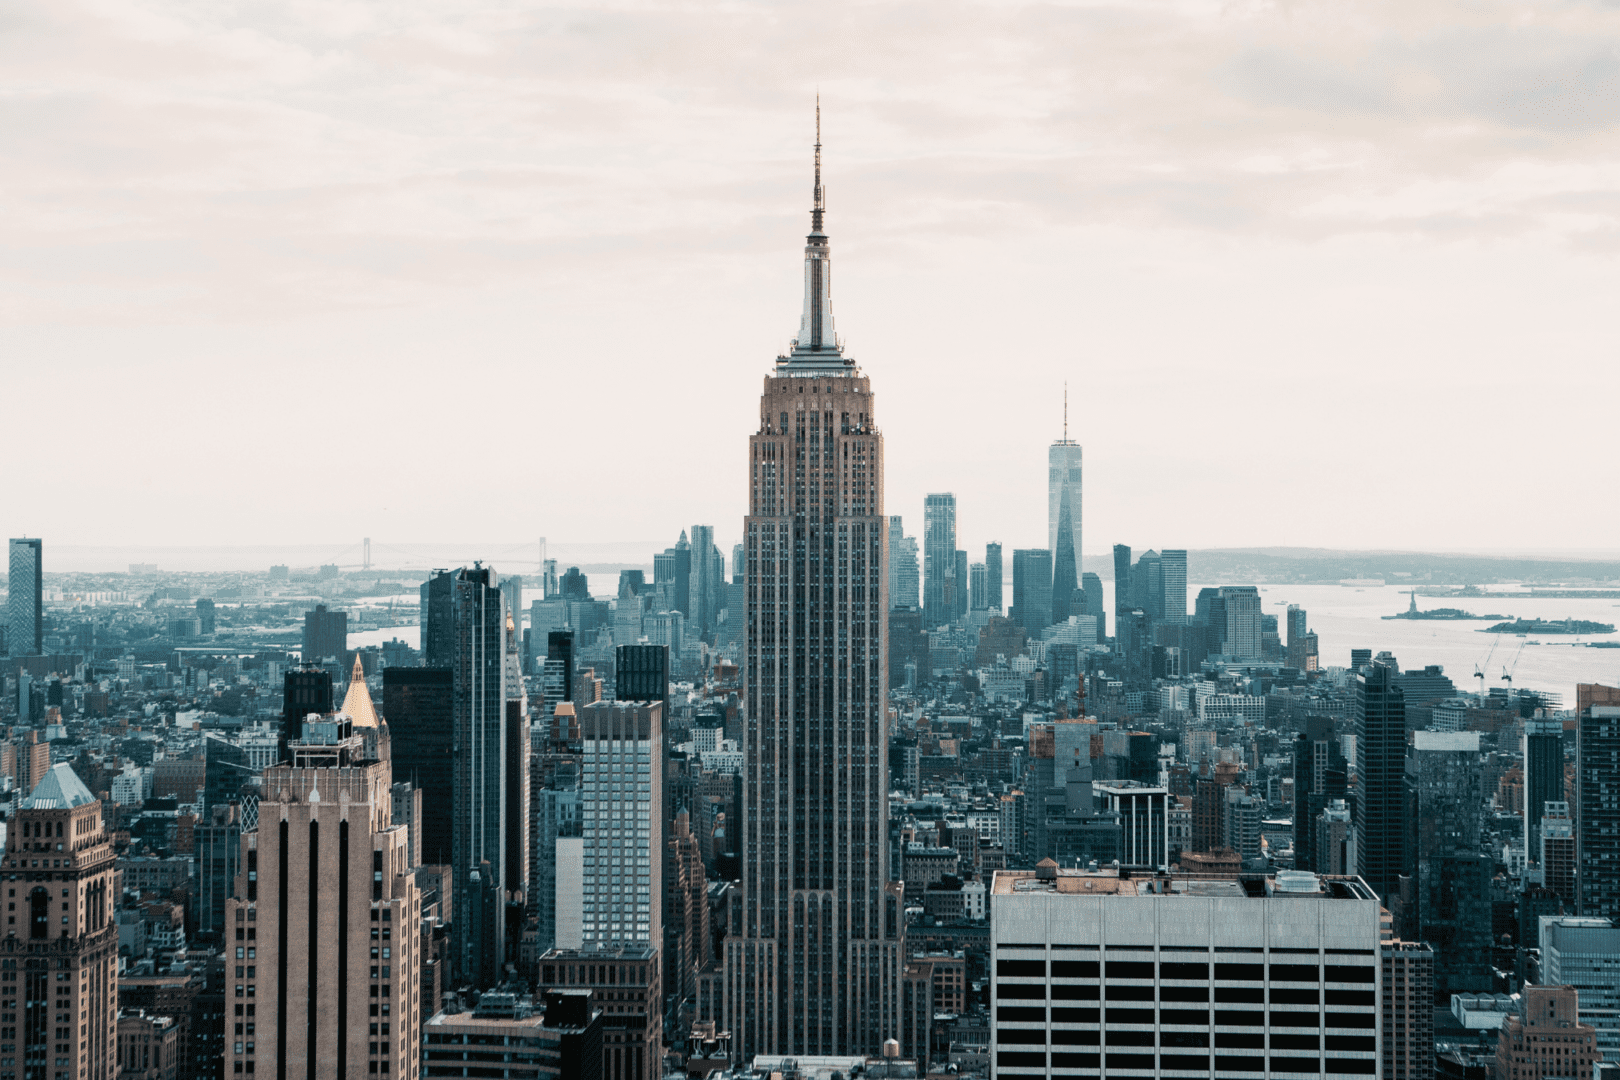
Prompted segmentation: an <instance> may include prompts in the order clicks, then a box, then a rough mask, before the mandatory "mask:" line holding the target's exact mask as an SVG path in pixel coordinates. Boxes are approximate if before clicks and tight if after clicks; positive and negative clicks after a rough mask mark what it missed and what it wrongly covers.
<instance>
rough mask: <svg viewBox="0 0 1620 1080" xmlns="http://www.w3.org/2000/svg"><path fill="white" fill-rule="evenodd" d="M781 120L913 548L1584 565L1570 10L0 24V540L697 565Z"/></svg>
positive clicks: (779, 279)
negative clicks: (1062, 468)
mask: <svg viewBox="0 0 1620 1080" xmlns="http://www.w3.org/2000/svg"><path fill="white" fill-rule="evenodd" d="M818 92H819V94H820V96H821V103H822V124H823V129H822V130H823V142H824V143H825V150H824V168H825V173H824V179H825V183H826V185H827V198H828V219H827V220H828V232H829V234H830V235H831V238H832V249H833V264H834V268H835V271H834V284H835V288H834V294H833V304H834V312H835V316H836V318H837V325H838V331H839V334H840V336H841V337H842V338H843V340H844V342H845V344H846V348H847V352H848V353H849V354H850V355H852V356H854V357H855V359H856V360H857V362H859V363H860V364H861V366H862V367H863V369H864V370H865V372H866V373H867V374H869V375H870V376H871V377H872V380H873V385H874V389H875V391H876V393H877V405H876V412H877V419H878V422H879V425H880V426H881V427H882V429H883V431H884V436H885V440H886V453H887V469H886V504H887V505H886V509H887V511H888V512H889V513H891V514H896V513H897V514H901V515H904V516H905V517H906V519H907V523H908V524H907V529H908V532H912V531H919V530H920V526H921V517H922V500H923V496H924V494H925V493H927V492H931V491H953V492H955V493H956V495H957V497H958V503H959V511H958V522H959V534H958V535H959V543H960V545H961V546H962V547H964V548H967V549H969V550H982V544H983V543H984V542H985V541H988V540H996V541H1000V542H1002V543H1003V544H1005V545H1007V546H1009V547H1037V546H1044V544H1045V542H1046V520H1045V516H1046V500H1045V468H1046V450H1047V446H1048V444H1049V443H1050V442H1051V441H1052V440H1053V439H1055V438H1058V437H1059V436H1060V435H1061V434H1062V431H1063V423H1064V416H1063V411H1064V407H1063V400H1064V392H1065V385H1066V386H1067V395H1068V426H1069V432H1070V435H1071V437H1073V438H1075V439H1076V440H1077V441H1079V442H1080V443H1082V444H1083V446H1084V448H1085V470H1086V472H1085V478H1086V479H1085V503H1084V511H1083V521H1084V525H1083V527H1084V547H1085V550H1086V551H1087V553H1088V554H1095V553H1100V552H1103V551H1105V550H1107V549H1108V547H1109V546H1110V545H1111V544H1113V543H1115V542H1124V543H1130V544H1132V545H1133V546H1134V547H1137V548H1147V547H1187V548H1195V549H1196V548H1211V547H1237V546H1273V545H1288V546H1307V547H1333V548H1401V549H1412V550H1490V549H1537V550H1542V549H1581V550H1600V551H1613V550H1615V549H1616V547H1617V541H1616V540H1615V536H1616V530H1615V526H1616V524H1617V522H1620V512H1617V511H1616V510H1615V509H1614V500H1613V488H1614V482H1615V476H1616V469H1615V458H1614V451H1613V431H1614V419H1613V415H1614V408H1615V402H1616V400H1617V391H1620V364H1617V363H1616V360H1617V356H1616V352H1617V349H1616V345H1617V341H1620V321H1617V320H1616V319H1615V317H1614V312H1615V310H1616V306H1615V300H1614V292H1615V284H1616V280H1617V277H1616V270H1617V259H1620V193H1617V192H1620V6H1615V5H1612V4H1601V3H1580V2H1573V0H1530V2H1517V3H1509V2H1500V0H1467V2H1462V0H1457V2H1453V0H1401V2H1391V3H1385V2H1380V0H1357V2H1353V3H1349V2H1346V3H1333V2H1324V3H1310V2H1280V3H1196V2H1195V3H1171V2H1154V0H1130V2H1121V3H1109V2H1096V3H1049V4H1035V3H1028V4H1025V3H1014V2H982V3H957V2H950V0H927V2H919V3H911V2H903V0H894V2H885V0H869V2H861V3H839V2H831V0H828V2H817V3H797V4H788V3H746V2H725V3H650V2H649V3H615V2H598V3H591V4H588V5H579V6H568V5H548V4H541V3H468V2H467V0H454V2H450V0H411V2H409V3H399V2H389V0H377V2H368V3H349V2H336V0H293V2H268V0H252V2H247V0H218V2H210V3H206V4H204V3H197V2H195V0H184V2H182V0H116V2H114V0H92V2H80V0H54V2H53V3H50V4H31V5H10V6H8V7H6V8H5V9H4V10H3V11H0V206H3V208H4V209H3V212H0V379H3V382H0V385H4V387H5V392H4V395H3V397H4V404H3V406H0V412H3V414H4V417H5V419H4V429H5V435H4V439H3V444H4V449H3V450H0V469H3V471H4V473H5V484H6V488H7V497H6V499H5V500H4V506H3V509H0V530H3V531H4V532H5V534H6V535H10V536H17V535H44V536H46V537H47V539H48V541H49V542H53V543H57V544H68V545H74V544H76V545H92V546H100V547H104V548H105V547H118V546H121V545H122V546H146V545H149V546H184V545H198V546H204V545H248V544H267V545H277V544H284V545H291V544H308V545H327V544H331V545H338V544H354V543H357V542H358V538H359V537H361V536H370V537H373V538H375V540H376V542H377V543H379V544H385V543H392V544H409V543H422V544H425V543H447V542H462V541H468V540H477V541H485V540H488V541H495V540H499V541H500V542H502V543H503V544H508V545H509V544H514V543H520V542H527V538H533V537H539V536H547V537H549V538H550V539H551V540H552V541H553V543H558V542H562V543H578V544H587V545H588V544H604V543H610V542H615V541H626V540H643V539H645V540H646V541H648V542H649V543H652V542H656V543H657V544H658V546H659V547H662V546H664V545H665V544H667V543H669V542H672V541H673V539H674V537H675V535H676V533H677V532H678V531H679V530H680V529H682V528H686V527H689V526H690V525H691V524H693V523H697V522H703V523H712V524H714V525H715V526H716V533H717V537H716V538H717V540H718V541H719V542H720V543H721V544H722V546H723V547H726V548H728V549H729V546H730V544H731V543H732V542H733V541H735V540H736V539H737V538H738V536H739V534H740V530H741V519H742V515H743V513H744V494H745V482H746V480H745V458H746V445H747V436H748V434H749V432H750V431H751V430H752V428H753V426H754V422H753V418H754V416H755V412H754V410H755V408H756V403H757V400H758V394H759V391H760V388H761V385H762V383H761V380H762V377H763V376H764V375H765V373H766V372H767V371H768V370H769V369H770V366H771V363H772V360H773V358H774V357H775V356H776V355H777V354H778V353H780V352H781V351H783V350H784V349H785V348H786V347H787V343H788V340H789V339H790V338H791V337H792V335H793V334H794V333H795V332H796V330H797V327H798V316H799V310H798V309H799V304H800V299H801V292H802V286H801V274H802V249H803V243H804V241H803V236H804V233H805V232H806V231H807V228H808V210H809V206H810V197H811V170H810V164H811V144H812V142H813V141H814V105H815V99H816V95H817V93H818Z"/></svg>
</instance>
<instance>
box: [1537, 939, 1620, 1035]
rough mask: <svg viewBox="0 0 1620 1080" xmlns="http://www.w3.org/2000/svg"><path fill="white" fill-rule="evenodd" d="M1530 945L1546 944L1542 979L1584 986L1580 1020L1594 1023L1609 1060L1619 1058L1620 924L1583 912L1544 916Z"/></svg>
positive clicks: (1581, 990)
mask: <svg viewBox="0 0 1620 1080" xmlns="http://www.w3.org/2000/svg"><path fill="white" fill-rule="evenodd" d="M1536 931H1537V936H1536V938H1535V939H1534V941H1531V942H1526V944H1528V945H1534V944H1538V943H1539V945H1540V947H1541V970H1540V981H1541V982H1542V984H1543V985H1547V986H1574V987H1578V988H1579V990H1580V994H1581V997H1580V1001H1579V1004H1578V1012H1579V1015H1580V1019H1581V1023H1583V1024H1590V1025H1591V1026H1592V1028H1593V1034H1594V1036H1595V1038H1596V1040H1597V1048H1598V1051H1599V1052H1600V1053H1602V1055H1603V1057H1604V1060H1606V1061H1615V1060H1620V977H1617V976H1616V974H1615V972H1616V970H1620V927H1616V926H1615V925H1614V924H1613V923H1612V922H1610V921H1609V920H1608V919H1596V918H1592V917H1589V916H1584V915H1543V916H1541V918H1540V919H1539V920H1538V921H1537V927H1536Z"/></svg>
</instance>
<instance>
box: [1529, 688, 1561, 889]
mask: <svg viewBox="0 0 1620 1080" xmlns="http://www.w3.org/2000/svg"><path fill="white" fill-rule="evenodd" d="M1563 801H1564V724H1563V722H1562V721H1560V720H1526V721H1525V723H1524V854H1525V857H1526V858H1527V859H1529V860H1530V861H1531V862H1533V863H1537V864H1539V863H1540V862H1541V815H1542V814H1543V813H1545V812H1546V809H1547V803H1549V802H1563Z"/></svg>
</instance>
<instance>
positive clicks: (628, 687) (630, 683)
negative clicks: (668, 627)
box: [613, 645, 669, 711]
mask: <svg viewBox="0 0 1620 1080" xmlns="http://www.w3.org/2000/svg"><path fill="white" fill-rule="evenodd" d="M613 696H614V698H615V699H617V700H619V701H661V702H663V703H664V708H665V710H666V711H667V710H668V709H669V646H668V645H620V646H619V647H618V649H617V650H616V651H615V653H614V659H613Z"/></svg>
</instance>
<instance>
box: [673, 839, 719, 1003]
mask: <svg viewBox="0 0 1620 1080" xmlns="http://www.w3.org/2000/svg"><path fill="white" fill-rule="evenodd" d="M672 825H673V828H672V830H671V834H670V836H669V838H668V840H666V841H665V847H666V848H667V851H666V852H665V855H664V983H665V986H666V988H667V990H668V993H669V995H670V996H671V997H672V998H674V999H675V1000H676V1001H677V1002H678V1003H680V1004H679V1005H678V1006H677V1008H676V1010H675V1015H677V1016H679V1015H682V1014H687V1015H690V1014H691V1013H693V1011H694V1006H695V1004H696V1002H697V999H698V973H699V972H701V971H702V970H703V968H704V966H705V965H706V964H707V963H708V962H709V960H710V958H711V954H712V952H713V950H712V949H711V948H710V942H711V940H712V938H711V936H710V929H709V878H708V874H707V873H706V872H705V871H704V868H703V845H702V844H701V843H700V842H699V840H698V838H697V836H696V835H694V834H693V832H692V815H691V813H690V812H689V811H688V810H686V809H685V808H682V809H681V810H680V811H678V812H677V813H676V814H675V819H674V821H673V823H672Z"/></svg>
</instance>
